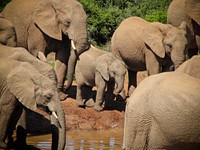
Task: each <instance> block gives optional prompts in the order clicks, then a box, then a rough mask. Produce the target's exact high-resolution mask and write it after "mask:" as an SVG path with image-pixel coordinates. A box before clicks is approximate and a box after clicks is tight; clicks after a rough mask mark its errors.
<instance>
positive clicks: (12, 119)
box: [0, 58, 66, 150]
mask: <svg viewBox="0 0 200 150" xmlns="http://www.w3.org/2000/svg"><path fill="white" fill-rule="evenodd" d="M0 64H1V65H0V76H1V79H2V80H1V82H0V89H1V92H0V97H1V98H0V110H1V111H0V120H1V121H0V129H1V130H0V148H3V149H6V148H11V147H12V134H13V130H14V129H15V126H16V124H17V121H18V120H19V118H20V117H21V115H22V110H23V109H30V110H33V111H35V110H36V108H37V107H38V108H40V109H42V110H44V111H46V112H48V113H49V114H51V123H52V149H54V150H55V149H56V150H57V149H60V150H62V149H64V147H65V143H66V124H65V115H64V111H63V108H62V105H61V102H60V99H59V96H58V92H57V87H56V84H55V82H54V81H52V80H51V79H50V78H48V77H46V76H44V75H43V74H41V73H40V72H39V71H38V70H37V69H36V68H35V67H34V66H33V65H31V64H30V63H28V62H21V61H17V60H12V59H4V58H1V59H0ZM17 136H18V135H17ZM19 140H20V139H19ZM9 146H11V147H9ZM19 149H24V147H20V148H19Z"/></svg>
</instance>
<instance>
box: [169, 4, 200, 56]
mask: <svg viewBox="0 0 200 150" xmlns="http://www.w3.org/2000/svg"><path fill="white" fill-rule="evenodd" d="M199 10H200V1H199V0H173V1H172V2H171V4H170V5H169V8H168V12H167V22H168V23H169V24H172V25H173V26H176V27H178V26H179V25H180V24H181V22H182V21H185V22H187V24H188V25H189V28H190V30H191V33H192V34H191V36H192V38H191V44H190V49H189V51H188V56H189V58H191V57H192V56H193V55H195V54H198V51H199V52H200V11H199Z"/></svg>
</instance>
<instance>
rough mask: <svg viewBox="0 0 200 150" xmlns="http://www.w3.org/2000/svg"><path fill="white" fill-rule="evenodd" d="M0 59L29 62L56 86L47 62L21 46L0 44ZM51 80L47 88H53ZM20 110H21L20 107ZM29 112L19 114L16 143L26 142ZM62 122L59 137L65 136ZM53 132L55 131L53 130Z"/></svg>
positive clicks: (53, 73)
mask: <svg viewBox="0 0 200 150" xmlns="http://www.w3.org/2000/svg"><path fill="white" fill-rule="evenodd" d="M4 59H5V60H6V61H5V62H3V60H4ZM0 60H2V65H3V64H5V65H6V62H7V61H13V60H14V61H16V62H23V63H29V64H31V66H32V67H34V69H35V70H37V72H39V74H40V75H43V76H44V77H46V78H47V79H49V80H51V82H53V83H54V85H53V87H54V88H56V86H57V78H56V74H55V71H54V69H53V68H52V67H51V66H50V65H49V64H47V63H45V62H43V61H41V60H39V59H37V58H35V57H34V56H33V55H31V54H30V53H29V52H28V51H27V50H26V49H24V48H22V47H9V46H5V45H0ZM13 68H15V67H14V66H13ZM10 72H11V70H10ZM30 73H31V72H30ZM5 78H6V77H5ZM21 82H22V81H21ZM24 82H25V81H24ZM48 82H49V81H48ZM51 82H49V88H53V87H50V86H52V85H51V84H50V83H51ZM0 84H1V83H0ZM16 84H18V82H16ZM27 85H29V84H27ZM24 88H25V87H24ZM58 100H59V101H60V99H58ZM0 107H1V105H0ZM56 107H57V106H56ZM59 107H60V102H58V108H59ZM23 108H24V107H23ZM25 110H26V111H25ZM20 111H21V109H20ZM20 111H19V112H20ZM59 111H61V112H60V113H62V111H63V110H59ZM29 114H30V111H29V109H24V110H23V113H22V114H21V116H20V119H19V121H18V124H17V128H16V129H17V133H19V134H17V140H16V142H15V143H16V144H17V145H20V146H25V144H26V115H29ZM0 115H1V112H0ZM0 118H1V117H0ZM12 118H13V117H12ZM52 119H53V118H52ZM64 119H65V118H64ZM52 121H53V122H55V119H53V120H52ZM63 122H64V123H63ZM63 122H62V126H63V131H62V130H60V132H61V134H60V137H59V138H60V139H64V138H65V121H63ZM0 124H1V123H0ZM54 130H57V129H56V128H54ZM55 132H57V131H55ZM4 134H5V133H4ZM55 136H56V135H55V134H54V137H55ZM64 142H65V141H64ZM53 143H55V142H53ZM62 143H63V141H61V144H62ZM53 147H55V146H53ZM60 147H63V146H60ZM53 149H55V148H53Z"/></svg>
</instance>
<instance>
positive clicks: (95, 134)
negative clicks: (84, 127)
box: [27, 129, 123, 150]
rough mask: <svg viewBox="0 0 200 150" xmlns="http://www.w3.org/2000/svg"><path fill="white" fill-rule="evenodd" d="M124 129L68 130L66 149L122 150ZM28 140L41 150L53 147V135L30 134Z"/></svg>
mask: <svg viewBox="0 0 200 150" xmlns="http://www.w3.org/2000/svg"><path fill="white" fill-rule="evenodd" d="M122 138H123V130H122V129H112V130H106V131H102V130H100V131H68V132H67V139H66V148H65V150H97V149H98V150H120V149H122ZM27 142H28V144H30V145H33V146H35V147H37V148H39V149H41V150H49V149H50V148H51V135H42V136H28V138H27Z"/></svg>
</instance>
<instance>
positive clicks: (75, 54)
mask: <svg viewBox="0 0 200 150" xmlns="http://www.w3.org/2000/svg"><path fill="white" fill-rule="evenodd" d="M71 45H72V48H73V50H72V51H71V54H70V57H69V61H68V71H67V78H68V81H67V85H66V86H65V90H66V91H67V90H68V89H69V88H70V86H71V85H72V81H73V74H74V70H75V66H76V63H77V60H78V59H79V55H80V54H82V53H83V52H84V51H86V50H88V49H89V43H88V41H87V40H83V42H81V44H74V42H72V43H71Z"/></svg>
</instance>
